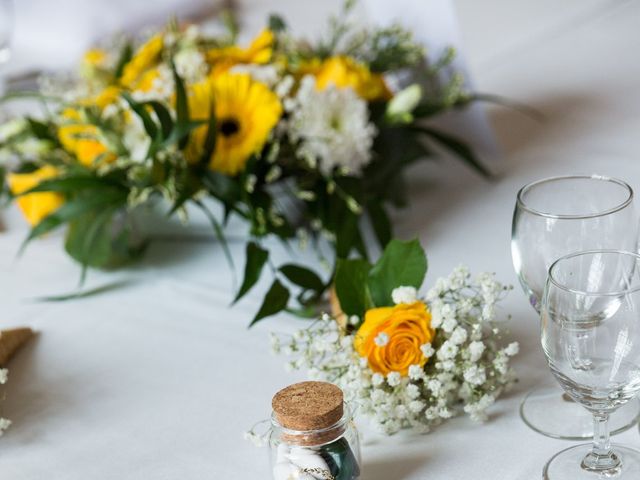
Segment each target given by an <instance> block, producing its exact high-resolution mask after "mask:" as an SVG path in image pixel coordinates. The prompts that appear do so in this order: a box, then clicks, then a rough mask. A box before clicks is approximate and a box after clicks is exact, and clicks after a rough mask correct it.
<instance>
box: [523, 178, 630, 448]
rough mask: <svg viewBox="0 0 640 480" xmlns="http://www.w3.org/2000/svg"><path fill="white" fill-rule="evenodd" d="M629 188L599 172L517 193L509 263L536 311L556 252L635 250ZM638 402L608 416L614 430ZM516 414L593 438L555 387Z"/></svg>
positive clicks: (532, 423) (557, 432)
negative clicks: (612, 415) (610, 417)
mask: <svg viewBox="0 0 640 480" xmlns="http://www.w3.org/2000/svg"><path fill="white" fill-rule="evenodd" d="M637 238H638V222H637V218H636V214H635V211H634V206H633V191H632V189H631V187H630V186H629V185H627V184H626V183H625V182H623V181H621V180H617V179H614V178H608V177H603V176H598V175H591V176H587V175H573V176H562V177H553V178H548V179H544V180H539V181H537V182H533V183H530V184H529V185H526V186H525V187H523V188H522V189H521V190H520V191H519V192H518V197H517V202H516V207H515V211H514V214H513V225H512V240H511V253H512V257H513V264H514V267H515V270H516V273H517V274H518V278H519V279H520V283H521V285H522V288H523V289H524V291H525V293H526V294H527V295H528V297H529V301H530V303H531V305H532V306H533V307H534V308H535V310H536V311H537V312H539V310H540V301H541V298H542V293H543V289H544V284H545V280H546V277H547V272H548V269H549V266H550V265H551V263H552V262H554V261H555V260H556V259H558V258H559V257H561V256H563V255H566V254H569V253H573V252H577V251H584V250H591V249H622V250H628V251H636V250H637ZM639 412H640V405H639V404H638V402H637V401H633V402H629V403H628V404H627V405H625V406H624V407H622V408H620V409H619V410H618V412H616V415H615V416H614V417H613V418H612V420H611V429H612V432H613V433H619V432H622V431H624V430H626V429H628V428H630V427H631V426H633V425H634V424H635V422H636V420H637V418H638V414H639ZM520 416H521V417H522V419H523V420H524V421H525V423H526V424H527V425H528V426H529V427H531V428H532V429H534V430H536V431H537V432H539V433H542V434H544V435H547V436H549V437H553V438H563V439H568V440H580V439H587V438H592V437H593V425H592V422H591V417H590V416H589V415H588V412H586V411H585V410H584V409H583V408H582V407H580V406H579V405H578V404H576V403H575V402H573V401H571V399H570V398H569V397H567V396H566V395H564V396H563V395H562V390H560V389H559V388H558V387H557V386H555V387H551V388H538V389H535V390H533V391H531V392H530V393H529V394H528V395H527V396H526V397H525V398H524V400H523V401H522V403H521V405H520Z"/></svg>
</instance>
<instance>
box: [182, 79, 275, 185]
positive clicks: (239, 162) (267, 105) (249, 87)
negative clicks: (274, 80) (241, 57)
mask: <svg viewBox="0 0 640 480" xmlns="http://www.w3.org/2000/svg"><path fill="white" fill-rule="evenodd" d="M212 104H213V106H214V114H215V117H216V126H217V134H216V147H215V150H214V152H213V155H212V156H211V159H210V161H209V166H210V168H211V169H212V170H215V171H218V172H222V173H225V174H227V175H236V174H237V173H238V172H240V171H242V170H243V169H244V167H245V165H246V163H247V160H248V159H249V157H250V156H251V155H252V154H254V153H256V152H257V151H259V150H260V149H261V148H262V147H263V146H264V144H265V142H266V141H267V137H268V136H269V133H270V132H271V130H272V129H273V127H275V125H276V124H277V123H278V120H279V119H280V115H281V114H282V106H281V105H280V101H279V100H278V97H277V96H276V94H275V93H273V92H272V91H271V90H269V88H268V87H267V86H266V85H264V84H263V83H260V82H256V81H254V80H252V79H251V77H250V76H249V75H248V74H230V73H225V74H222V75H218V76H210V77H209V78H208V79H207V80H206V81H204V82H200V83H198V84H196V85H194V86H193V87H192V88H191V91H190V96H189V112H190V114H191V117H192V118H193V119H194V120H207V119H208V118H209V116H210V111H211V105H212ZM207 130H208V129H207V127H206V126H202V127H199V128H198V129H196V130H195V131H194V133H193V135H192V138H191V142H190V145H189V146H188V148H187V152H186V155H187V159H188V160H189V161H191V162H194V161H198V159H199V158H200V157H201V156H202V155H203V151H204V143H205V139H206V135H207Z"/></svg>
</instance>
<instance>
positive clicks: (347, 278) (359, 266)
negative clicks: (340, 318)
mask: <svg viewBox="0 0 640 480" xmlns="http://www.w3.org/2000/svg"><path fill="white" fill-rule="evenodd" d="M370 269H371V265H370V264H369V262H367V261H366V260H362V259H350V260H338V265H337V267H336V276H335V289H336V294H337V295H338V299H339V300H340V306H341V308H342V311H343V312H344V313H346V314H347V315H357V316H362V314H363V313H364V312H365V311H366V310H367V309H368V308H370V307H371V306H372V301H371V296H370V294H369V290H368V285H367V279H368V277H369V270H370Z"/></svg>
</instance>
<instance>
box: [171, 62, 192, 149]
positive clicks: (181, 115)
mask: <svg viewBox="0 0 640 480" xmlns="http://www.w3.org/2000/svg"><path fill="white" fill-rule="evenodd" d="M171 69H172V70H173V81H174V83H175V88H176V117H177V119H176V123H177V125H176V128H178V127H179V126H182V125H188V124H189V102H188V101H187V90H186V88H185V86H184V81H183V80H182V78H180V75H178V71H177V70H176V66H175V64H174V63H173V61H172V62H171ZM189 131H190V130H189ZM188 140H189V138H188V133H187V135H186V136H184V137H182V138H181V139H180V141H179V144H178V145H179V147H180V149H183V148H184V147H186V146H187V142H188Z"/></svg>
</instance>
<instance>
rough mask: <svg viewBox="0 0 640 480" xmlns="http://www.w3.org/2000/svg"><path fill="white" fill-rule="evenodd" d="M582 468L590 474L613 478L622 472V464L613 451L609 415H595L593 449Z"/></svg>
mask: <svg viewBox="0 0 640 480" xmlns="http://www.w3.org/2000/svg"><path fill="white" fill-rule="evenodd" d="M581 467H582V468H583V469H584V470H587V471H589V472H594V473H598V474H604V475H611V476H612V475H616V474H617V473H619V472H620V469H621V467H622V462H621V461H620V458H619V457H618V456H617V455H616V454H615V453H613V451H612V450H611V442H610V440H609V414H608V413H602V412H597V413H594V414H593V447H592V449H591V452H589V453H588V454H587V456H586V457H584V459H583V460H582V464H581Z"/></svg>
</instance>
